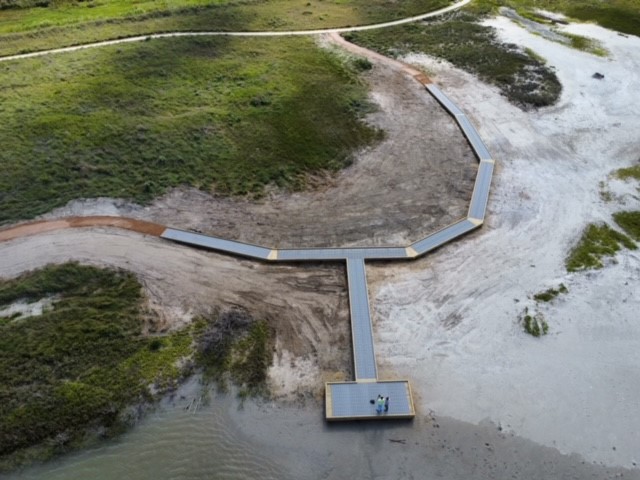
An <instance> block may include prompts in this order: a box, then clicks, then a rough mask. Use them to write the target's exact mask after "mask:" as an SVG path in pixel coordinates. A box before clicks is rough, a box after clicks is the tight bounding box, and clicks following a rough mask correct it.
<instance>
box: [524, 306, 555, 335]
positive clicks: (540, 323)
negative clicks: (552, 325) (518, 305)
mask: <svg viewBox="0 0 640 480" xmlns="http://www.w3.org/2000/svg"><path fill="white" fill-rule="evenodd" d="M522 323H523V326H524V331H525V332H527V333H528V334H529V335H531V336H534V337H540V336H542V335H546V334H547V333H549V324H548V323H547V321H546V320H545V318H544V316H543V315H542V314H541V313H537V314H536V315H530V314H529V312H528V311H527V310H525V312H524V316H523V318H522Z"/></svg>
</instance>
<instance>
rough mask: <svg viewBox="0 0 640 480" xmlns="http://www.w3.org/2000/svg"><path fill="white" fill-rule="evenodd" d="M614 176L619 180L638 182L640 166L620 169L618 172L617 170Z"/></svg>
mask: <svg viewBox="0 0 640 480" xmlns="http://www.w3.org/2000/svg"><path fill="white" fill-rule="evenodd" d="M614 175H615V176H616V177H617V178H619V179H620V180H630V179H633V180H640V165H634V166H632V167H627V168H621V169H620V170H617V171H616V172H615V174H614Z"/></svg>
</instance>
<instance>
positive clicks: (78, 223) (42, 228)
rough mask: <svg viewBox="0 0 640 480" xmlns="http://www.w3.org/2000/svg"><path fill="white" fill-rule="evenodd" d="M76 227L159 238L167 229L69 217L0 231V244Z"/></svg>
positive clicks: (120, 220) (124, 220)
mask: <svg viewBox="0 0 640 480" xmlns="http://www.w3.org/2000/svg"><path fill="white" fill-rule="evenodd" d="M78 227H117V228H123V229H125V230H132V231H134V232H138V233H143V234H146V235H154V236H157V237H159V236H160V235H162V232H164V231H165V229H166V228H167V227H165V226H164V225H159V224H157V223H152V222H146V221H144V220H136V219H134V218H124V217H107V216H89V217H69V218H63V219H60V220H41V221H38V222H30V223H25V224H22V225H17V226H15V227H10V228H5V229H2V230H0V242H2V241H6V240H13V239H15V238H20V237H25V236H29V235H37V234H39V233H45V232H51V231H54V230H61V229H64V228H78Z"/></svg>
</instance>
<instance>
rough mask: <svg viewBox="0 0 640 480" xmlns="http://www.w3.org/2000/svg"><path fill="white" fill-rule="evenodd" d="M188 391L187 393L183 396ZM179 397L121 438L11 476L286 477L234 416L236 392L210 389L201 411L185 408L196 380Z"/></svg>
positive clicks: (99, 479) (82, 479) (104, 479)
mask: <svg viewBox="0 0 640 480" xmlns="http://www.w3.org/2000/svg"><path fill="white" fill-rule="evenodd" d="M180 395H184V396H185V397H186V398H182V399H181V398H180ZM180 395H177V396H176V397H175V399H176V400H175V402H168V403H165V404H164V405H163V406H162V408H159V409H158V411H157V412H155V413H152V414H150V415H148V416H147V417H146V418H145V420H144V421H143V422H142V423H141V424H140V425H138V426H137V427H136V428H134V429H133V430H132V431H130V432H129V433H127V434H125V435H123V436H121V437H119V438H118V439H117V440H114V441H110V442H105V443H102V444H100V445H99V446H98V447H95V448H91V449H88V450H85V451H82V452H78V453H76V454H72V455H68V456H65V457H64V458H62V459H59V460H54V461H52V462H48V463H46V464H45V465H40V466H36V467H33V468H30V469H27V470H25V471H22V472H20V473H16V474H14V475H11V476H9V477H8V478H9V479H12V480H13V479H29V480H31V479H33V480H35V479H42V480H44V479H46V480H75V479H78V480H87V479H92V480H125V479H135V480H137V479H177V480H179V479H203V480H204V479H207V480H209V479H225V480H226V479H239V480H240V479H242V480H245V479H254V478H260V479H283V478H287V476H286V474H285V473H284V472H283V469H282V468H281V467H279V466H278V464H277V462H276V461H274V460H273V459H270V458H268V457H267V456H265V455H263V454H261V452H260V451H256V448H254V447H252V445H251V444H250V443H249V441H248V440H247V438H246V435H244V434H242V433H241V432H240V431H239V430H238V428H237V427H235V426H234V425H233V423H232V422H231V420H230V418H229V415H228V413H227V412H228V410H229V409H237V405H238V400H237V399H236V398H235V397H234V396H233V395H232V394H229V395H211V400H210V401H209V402H208V404H205V405H202V406H201V407H200V408H198V410H197V411H195V412H194V411H193V410H194V409H193V408H192V410H191V411H189V410H185V408H184V407H185V405H188V404H189V403H190V399H191V398H193V397H194V396H195V397H199V396H200V394H199V387H198V385H197V382H195V381H193V382H191V383H190V384H189V385H187V386H185V388H184V389H183V390H181V392H180Z"/></svg>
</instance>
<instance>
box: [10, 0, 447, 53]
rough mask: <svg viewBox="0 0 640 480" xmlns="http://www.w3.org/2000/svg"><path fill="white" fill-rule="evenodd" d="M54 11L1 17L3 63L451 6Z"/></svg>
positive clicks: (341, 3) (367, 2)
mask: <svg viewBox="0 0 640 480" xmlns="http://www.w3.org/2000/svg"><path fill="white" fill-rule="evenodd" d="M0 1H1V0H0ZM9 1H11V0H9ZM39 1H40V0H39ZM54 3H55V5H54V4H52V5H51V6H49V7H47V8H24V9H8V10H0V55H9V54H11V53H18V52H26V51H34V50H43V49H48V48H55V47H61V46H68V45H75V44H79V43H87V42H92V41H97V40H105V39H110V38H119V37H126V36H134V35H144V34H148V33H156V32H167V31H184V30H220V31H231V30H241V31H247V30H253V31H256V30H290V29H312V28H329V27H339V26H349V25H361V24H368V23H375V22H381V21H388V20H394V19H397V18H403V17H407V16H411V15H417V14H420V13H425V12H429V11H432V10H435V9H437V8H441V7H443V6H447V5H449V4H450V3H453V1H452V0H403V1H402V2H392V1H389V0H165V1H162V2H157V1H149V0H144V1H139V2H131V1H124V0H92V1H87V2H64V3H61V2H54Z"/></svg>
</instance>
